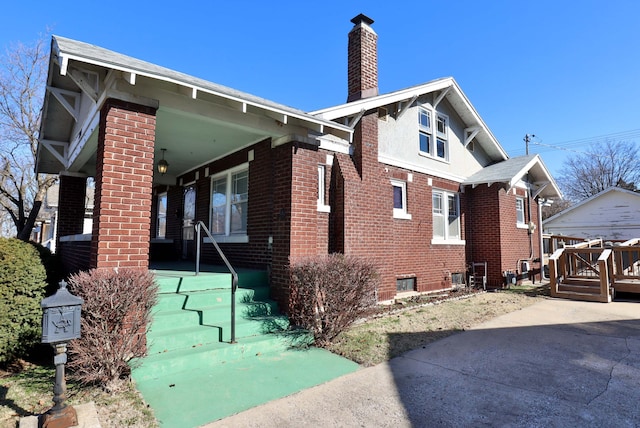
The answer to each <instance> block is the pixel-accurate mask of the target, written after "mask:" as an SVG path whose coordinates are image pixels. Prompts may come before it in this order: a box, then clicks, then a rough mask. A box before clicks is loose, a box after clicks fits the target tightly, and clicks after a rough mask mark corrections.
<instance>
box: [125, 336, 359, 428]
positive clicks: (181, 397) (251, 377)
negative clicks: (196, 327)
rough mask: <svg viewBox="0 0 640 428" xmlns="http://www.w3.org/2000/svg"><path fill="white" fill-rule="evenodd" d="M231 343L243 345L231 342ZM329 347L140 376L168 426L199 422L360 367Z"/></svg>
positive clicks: (147, 397)
mask: <svg viewBox="0 0 640 428" xmlns="http://www.w3.org/2000/svg"><path fill="white" fill-rule="evenodd" d="M229 346H239V345H238V344H236V345H229ZM358 367H359V366H358V365H357V364H356V363H354V362H352V361H349V360H347V359H344V358H342V357H339V356H337V355H334V354H332V353H330V352H328V351H326V350H323V349H318V348H309V349H306V350H289V351H284V352H280V353H274V354H265V355H261V356H255V357H251V358H247V359H246V360H237V361H231V362H227V363H218V364H215V365H214V364H211V365H208V366H206V367H202V366H200V367H193V368H192V369H191V370H189V371H182V372H180V373H176V374H170V375H166V376H162V377H159V378H156V379H149V380H141V381H139V382H138V381H136V386H137V388H138V390H139V391H140V392H141V393H142V396H143V397H144V399H145V401H146V402H147V404H149V405H150V407H151V408H152V409H153V411H154V414H155V417H156V419H157V420H158V421H159V422H160V425H161V426H162V427H170V428H173V427H176V428H177V427H180V428H187V427H198V426H201V425H203V424H206V423H208V422H213V421H216V420H218V419H222V418H225V417H227V416H231V415H233V414H236V413H239V412H242V411H243V410H247V409H249V408H251V407H255V406H258V405H260V404H263V403H266V402H269V401H272V400H275V399H278V398H282V397H286V396H287V395H291V394H293V393H296V392H298V391H301V390H303V389H306V388H310V387H312V386H315V385H319V384H322V383H325V382H327V381H329V380H331V379H334V378H337V377H339V376H342V375H345V374H347V373H351V372H354V371H356V370H357V369H358Z"/></svg>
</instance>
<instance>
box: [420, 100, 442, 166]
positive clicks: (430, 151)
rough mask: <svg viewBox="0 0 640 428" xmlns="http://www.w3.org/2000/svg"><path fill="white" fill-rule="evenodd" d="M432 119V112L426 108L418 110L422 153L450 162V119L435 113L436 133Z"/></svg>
mask: <svg viewBox="0 0 640 428" xmlns="http://www.w3.org/2000/svg"><path fill="white" fill-rule="evenodd" d="M431 118H432V112H431V111H430V110H427V109H426V108H424V107H420V108H419V109H418V128H419V148H420V153H421V154H423V155H425V156H430V157H433V158H436V159H442V160H449V117H447V116H446V115H444V114H442V113H438V112H436V113H435V132H434V129H433V127H434V124H433V123H432V120H431ZM434 133H435V138H434Z"/></svg>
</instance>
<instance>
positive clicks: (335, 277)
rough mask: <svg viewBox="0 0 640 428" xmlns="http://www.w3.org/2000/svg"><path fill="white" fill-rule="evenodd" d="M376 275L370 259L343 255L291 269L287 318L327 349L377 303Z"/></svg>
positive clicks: (320, 258)
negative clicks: (309, 333)
mask: <svg viewBox="0 0 640 428" xmlns="http://www.w3.org/2000/svg"><path fill="white" fill-rule="evenodd" d="M378 278H379V276H378V273H377V271H376V268H375V264H374V263H373V262H372V261H371V260H367V259H361V258H357V257H352V256H344V255H342V254H331V255H328V256H322V257H315V258H312V259H308V260H304V261H302V262H300V263H297V264H295V265H293V266H292V267H291V304H290V308H289V315H290V318H291V321H292V323H293V324H294V325H297V326H300V327H303V328H305V329H307V330H309V331H310V332H311V333H312V334H313V338H314V342H315V344H316V345H317V346H323V347H326V346H328V345H329V344H330V343H331V342H332V341H333V339H334V338H335V337H336V336H337V335H338V334H340V333H341V332H342V331H344V330H346V329H347V328H348V327H349V326H350V325H351V324H353V322H354V321H356V320H357V319H358V318H359V317H360V316H361V315H362V313H363V312H364V311H365V310H366V309H368V308H370V307H371V306H372V305H375V304H376V290H377V287H378Z"/></svg>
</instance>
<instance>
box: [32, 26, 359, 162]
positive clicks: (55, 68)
mask: <svg viewBox="0 0 640 428" xmlns="http://www.w3.org/2000/svg"><path fill="white" fill-rule="evenodd" d="M85 68H86V69H87V70H91V71H96V70H97V71H100V72H101V73H104V75H106V76H107V77H101V79H103V80H102V83H103V84H104V87H101V88H100V91H102V92H100V93H96V92H95V88H92V87H91V84H88V83H86V82H83V79H84V76H82V75H81V74H79V72H80V71H81V70H83V69H85ZM113 76H122V78H123V79H125V81H126V82H127V83H129V84H130V85H131V86H135V85H136V81H138V82H140V81H142V80H145V79H146V80H147V81H153V82H156V83H157V84H158V85H164V88H165V89H166V88H171V90H172V91H175V92H179V93H181V94H183V95H187V94H188V98H190V99H191V100H199V99H207V100H208V101H211V102H212V103H215V104H216V105H219V106H224V108H227V109H229V110H232V111H234V112H239V113H240V114H244V113H251V114H252V115H254V116H255V117H260V118H267V119H273V120H272V121H265V122H269V123H271V124H273V123H275V122H278V123H279V124H284V125H287V124H291V125H292V126H301V127H304V128H306V129H309V130H312V131H313V132H315V133H319V134H333V135H335V136H337V137H339V138H341V139H343V140H346V141H350V139H351V136H352V135H353V130H352V129H351V128H349V127H348V126H345V125H342V124H339V123H336V122H333V121H330V120H327V119H323V118H319V117H317V116H313V115H310V114H308V113H306V112H304V111H302V110H299V109H296V108H292V107H289V106H286V105H283V104H279V103H276V102H273V101H270V100H267V99H264V98H260V97H257V96H255V95H251V94H248V93H245V92H242V91H238V90H236V89H232V88H229V87H226V86H223V85H219V84H216V83H213V82H209V81H206V80H204V79H200V78H197V77H193V76H190V75H188V74H184V73H181V72H178V71H175V70H171V69H168V68H165V67H161V66H159V65H156V64H152V63H149V62H146V61H142V60H139V59H136V58H133V57H130V56H127V55H123V54H120V53H117V52H113V51H110V50H108V49H105V48H102V47H99V46H95V45H92V44H89V43H84V42H80V41H77V40H72V39H68V38H65V37H60V36H53V37H52V41H51V57H50V63H49V76H48V79H47V92H46V93H45V99H44V103H43V114H42V122H41V127H40V144H39V146H38V154H37V159H36V169H37V170H38V171H39V172H51V173H57V172H59V171H60V170H64V169H67V168H69V166H70V165H71V164H72V163H73V162H74V160H75V157H77V153H78V150H70V148H71V146H72V145H74V144H76V142H77V141H75V140H74V139H76V140H77V139H78V137H77V135H78V133H79V132H78V131H80V132H81V133H82V134H83V135H86V129H78V127H77V123H78V121H79V117H78V116H79V115H80V114H82V113H81V112H80V108H79V107H78V106H79V102H78V101H75V105H74V101H69V100H68V99H67V100H61V98H65V97H66V98H69V97H76V98H77V97H78V96H79V95H78V94H80V91H83V92H85V93H87V94H90V97H91V98H92V101H93V103H94V109H97V108H100V105H99V104H100V103H101V102H102V101H104V96H105V94H106V93H107V92H108V91H110V90H112V93H116V91H115V90H113V88H107V87H106V86H107V80H108V78H109V77H113ZM111 83H113V80H112V81H111ZM118 95H123V94H122V92H118V93H117V95H116V96H118ZM54 99H55V100H54ZM84 109H85V108H84V107H83V110H84ZM74 110H75V111H74ZM74 115H75V117H74ZM225 119H226V118H225ZM83 120H84V118H83ZM222 121H223V122H224V120H222ZM258 126H259V125H258ZM273 127H275V125H273ZM236 128H238V127H236ZM275 129H276V131H273V130H270V132H265V135H269V136H272V137H279V136H281V135H279V134H278V132H279V131H278V130H277V128H275ZM285 131H286V127H284V128H282V132H283V135H285ZM256 133H257V131H256V132H254V134H256ZM80 145H81V146H84V143H81V144H80ZM52 146H54V147H55V148H54V149H52Z"/></svg>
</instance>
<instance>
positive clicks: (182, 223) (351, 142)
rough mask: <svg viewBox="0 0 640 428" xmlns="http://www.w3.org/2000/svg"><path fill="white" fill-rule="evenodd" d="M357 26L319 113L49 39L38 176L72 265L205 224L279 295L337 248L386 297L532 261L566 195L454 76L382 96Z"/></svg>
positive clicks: (188, 243)
mask: <svg viewBox="0 0 640 428" xmlns="http://www.w3.org/2000/svg"><path fill="white" fill-rule="evenodd" d="M352 22H353V24H354V27H353V29H352V30H351V31H350V33H349V41H348V53H349V60H348V64H349V66H348V94H347V103H345V104H342V105H338V106H334V107H330V108H327V109H323V110H319V111H315V112H304V111H300V110H296V109H293V108H291V107H287V106H283V105H280V104H277V103H274V102H271V101H269V100H265V99H261V98H258V97H255V96H253V95H250V94H246V93H243V92H240V91H237V90H234V89H231V88H227V87H224V86H221V85H217V84H214V83H211V82H208V81H204V80H201V79H198V78H195V77H192V76H188V75H185V74H182V73H179V72H176V71H173V70H169V69H166V68H163V67H160V66H157V65H154V64H150V63H146V62H144V61H141V60H138V59H135V58H131V57H127V56H125V55H121V54H118V53H115V52H112V51H109V50H106V49H103V48H100V47H97V46H93V45H89V44H86V43H82V42H78V41H74V40H70V39H66V38H62V37H53V39H52V49H51V59H50V67H49V75H48V81H47V92H46V96H45V102H44V107H43V121H42V127H41V131H40V145H39V151H38V159H37V170H38V172H43V173H45V172H46V173H55V174H60V202H61V203H60V204H59V214H58V219H59V223H58V242H57V249H58V252H59V253H60V254H61V255H62V257H63V259H64V261H65V264H66V267H67V269H68V270H69V271H75V270H79V269H87V268H114V267H133V268H141V269H147V268H148V266H149V262H150V259H158V260H159V259H165V260H168V259H174V258H185V259H193V257H194V247H195V243H194V228H193V225H194V223H195V222H198V221H202V222H204V224H205V225H206V226H207V227H208V228H209V229H210V230H211V232H212V233H213V234H214V236H215V239H216V242H217V243H218V244H219V245H220V247H221V248H222V249H223V251H224V252H225V254H226V256H227V257H228V259H229V260H230V261H231V263H232V264H234V265H237V266H244V267H253V268H260V269H266V270H268V272H269V275H270V283H271V293H272V297H274V298H275V299H276V300H278V301H280V302H281V303H286V301H287V297H288V286H289V282H288V266H290V264H293V263H296V262H297V261H298V260H301V259H304V258H306V257H310V256H316V255H322V254H327V253H331V252H340V253H345V254H353V255H359V256H367V257H371V258H373V259H375V260H376V261H377V265H378V267H379V271H380V274H381V279H382V283H381V286H380V289H379V290H378V296H379V300H380V301H385V300H389V299H393V298H394V297H396V296H398V295H406V294H407V293H416V292H429V291H436V290H443V289H449V288H452V287H455V286H457V285H459V284H461V283H463V282H465V281H467V280H468V275H469V273H471V272H472V271H473V266H475V264H474V263H480V264H481V265H482V266H483V267H484V266H485V264H484V263H486V272H483V276H485V277H486V280H487V284H488V285H489V286H493V287H500V286H502V285H503V284H504V283H505V278H506V276H505V274H506V273H507V272H514V273H515V274H518V275H521V274H522V273H523V272H522V271H523V268H524V269H526V270H527V271H533V272H535V271H536V270H537V271H539V269H540V265H539V254H540V253H539V249H540V241H541V235H540V234H539V233H538V232H540V231H541V228H540V227H539V223H540V222H539V220H540V214H539V205H538V202H539V200H540V199H541V198H545V199H549V198H557V197H559V196H560V195H559V193H560V192H559V190H558V187H557V186H556V184H555V182H554V180H553V178H552V177H551V175H550V174H549V172H548V170H547V169H546V168H545V166H544V164H543V162H542V160H541V159H540V157H539V156H537V155H532V156H523V157H517V158H509V157H508V156H507V154H506V152H505V151H504V149H503V148H502V147H501V146H500V144H499V143H498V141H497V140H496V139H495V137H494V136H493V135H492V133H491V131H490V130H489V128H488V127H487V126H486V124H485V123H484V122H483V120H482V119H481V118H480V116H479V115H478V113H477V112H476V111H475V109H474V108H473V106H472V105H471V103H470V102H469V100H468V99H467V97H466V96H465V95H464V93H463V92H462V90H461V89H460V87H459V86H458V84H457V83H456V82H455V80H454V79H453V78H443V79H438V80H433V81H430V82H428V83H425V84H422V85H418V86H415V87H411V88H407V89H403V90H398V91H395V92H392V93H388V94H378V77H377V47H376V44H377V35H376V33H375V31H374V30H373V29H372V24H373V21H372V20H371V19H369V18H368V17H366V16H364V15H359V16H357V17H356V18H354V19H353V20H352ZM160 163H165V164H167V163H168V167H167V168H166V171H165V172H163V173H160V172H159V170H158V168H157V167H158V166H159V164H160ZM87 177H93V178H94V180H95V204H94V210H93V229H92V233H91V234H82V224H83V216H84V212H85V210H84V208H85V207H84V201H85V189H86V180H87ZM205 240H206V239H205ZM210 247H211V246H206V245H205V247H204V252H203V261H204V262H210V263H216V262H218V260H217V256H216V255H215V253H214V252H213V250H212V249H210ZM285 307H286V306H285Z"/></svg>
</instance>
